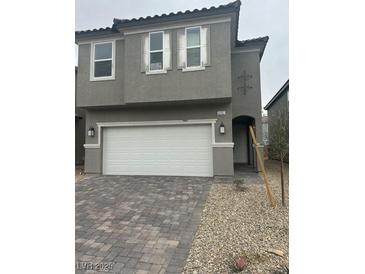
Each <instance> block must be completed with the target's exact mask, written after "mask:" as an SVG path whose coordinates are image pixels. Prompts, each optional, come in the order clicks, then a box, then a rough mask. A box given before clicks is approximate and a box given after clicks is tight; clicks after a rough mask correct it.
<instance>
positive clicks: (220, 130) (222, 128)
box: [219, 123, 226, 134]
mask: <svg viewBox="0 0 365 274" xmlns="http://www.w3.org/2000/svg"><path fill="white" fill-rule="evenodd" d="M219 133H220V134H224V133H226V129H225V128H224V124H223V123H221V124H220V126H219Z"/></svg>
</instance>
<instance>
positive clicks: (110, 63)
mask: <svg viewBox="0 0 365 274" xmlns="http://www.w3.org/2000/svg"><path fill="white" fill-rule="evenodd" d="M91 52H92V54H91V58H92V62H91V72H90V80H93V81H97V80H111V79H114V75H115V73H114V62H115V61H114V52H115V42H114V41H111V42H98V43H93V44H92V47H91Z"/></svg>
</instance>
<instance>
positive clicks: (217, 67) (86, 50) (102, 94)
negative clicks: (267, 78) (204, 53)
mask: <svg viewBox="0 0 365 274" xmlns="http://www.w3.org/2000/svg"><path fill="white" fill-rule="evenodd" d="M197 24H198V22H197ZM209 26H210V66H207V67H206V68H205V70H203V71H193V72H182V70H181V69H177V31H178V30H182V29H179V28H178V29H172V30H169V32H171V33H172V37H171V39H172V49H171V51H172V70H168V71H167V73H166V74H157V75H156V74H155V75H146V74H145V73H143V72H141V58H142V54H141V39H142V35H143V34H133V35H127V36H124V39H123V40H116V60H115V80H106V81H90V52H91V44H81V45H79V72H78V74H79V75H78V80H77V90H78V92H77V97H76V105H77V106H78V107H94V106H116V105H123V104H132V103H148V102H165V101H184V100H196V99H203V100H206V99H210V98H212V99H216V98H228V99H230V98H231V96H232V89H231V54H230V50H231V46H230V23H229V22H226V23H217V24H211V25H209ZM161 30H163V27H162V26H161ZM106 40H107V39H106Z"/></svg>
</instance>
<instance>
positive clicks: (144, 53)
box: [141, 33, 149, 72]
mask: <svg viewBox="0 0 365 274" xmlns="http://www.w3.org/2000/svg"><path fill="white" fill-rule="evenodd" d="M148 55H149V39H148V33H146V34H143V35H142V36H141V72H145V71H148Z"/></svg>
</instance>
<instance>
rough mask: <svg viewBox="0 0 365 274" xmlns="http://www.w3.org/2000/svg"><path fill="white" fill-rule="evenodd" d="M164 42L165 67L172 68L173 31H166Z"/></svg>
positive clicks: (166, 68)
mask: <svg viewBox="0 0 365 274" xmlns="http://www.w3.org/2000/svg"><path fill="white" fill-rule="evenodd" d="M163 40H164V41H163V44H164V49H163V65H164V69H165V70H171V69H172V64H171V59H172V58H171V53H172V45H171V41H172V39H171V32H170V31H167V32H165V33H164V36H163Z"/></svg>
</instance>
